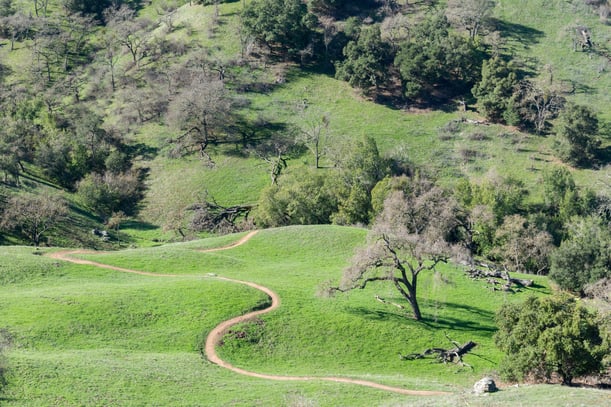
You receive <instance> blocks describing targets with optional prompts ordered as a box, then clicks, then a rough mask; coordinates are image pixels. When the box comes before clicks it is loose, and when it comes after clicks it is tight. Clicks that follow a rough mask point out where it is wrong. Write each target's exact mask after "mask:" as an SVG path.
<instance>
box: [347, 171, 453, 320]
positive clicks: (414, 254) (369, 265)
mask: <svg viewBox="0 0 611 407" xmlns="http://www.w3.org/2000/svg"><path fill="white" fill-rule="evenodd" d="M457 210H458V206H457V204H456V203H455V202H454V201H453V200H452V199H451V198H449V197H446V196H445V194H444V193H443V191H442V190H441V189H440V188H438V187H436V186H433V185H432V184H430V183H429V182H427V181H422V180H420V181H416V182H414V183H413V184H412V187H411V190H408V191H393V192H391V193H390V195H389V196H388V198H387V199H386V200H385V202H384V209H383V211H382V213H381V214H380V215H379V216H378V218H377V219H376V221H375V223H374V225H373V228H372V230H371V232H370V234H369V236H368V240H367V244H366V246H364V247H363V248H361V249H359V250H358V251H357V253H356V254H355V256H354V257H353V259H352V261H351V264H350V266H349V267H348V268H347V269H346V270H345V272H344V275H343V278H342V281H341V283H340V285H339V287H337V288H336V289H337V290H338V291H347V290H352V289H355V288H365V287H366V286H367V285H368V284H369V283H372V282H379V281H382V282H388V283H391V284H392V285H393V286H394V287H395V288H396V289H397V291H399V293H400V294H401V296H402V297H403V298H404V299H405V300H407V302H408V303H409V305H410V307H411V309H412V313H413V317H414V319H416V320H421V319H422V314H421V312H420V307H419V304H418V298H417V290H418V277H419V276H420V274H421V273H422V272H426V271H433V270H435V267H436V266H437V265H438V264H439V263H444V262H447V261H448V259H449V258H450V257H451V256H452V255H459V254H461V255H462V253H463V250H462V249H460V248H459V246H458V245H453V244H451V243H449V241H448V237H449V235H450V234H451V232H452V230H453V229H455V228H456V227H457V226H458V224H459V222H458V220H457Z"/></svg>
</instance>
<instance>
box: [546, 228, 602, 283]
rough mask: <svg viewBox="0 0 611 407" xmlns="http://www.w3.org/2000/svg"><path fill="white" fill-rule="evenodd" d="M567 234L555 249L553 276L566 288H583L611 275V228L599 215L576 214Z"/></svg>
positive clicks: (553, 254)
mask: <svg viewBox="0 0 611 407" xmlns="http://www.w3.org/2000/svg"><path fill="white" fill-rule="evenodd" d="M566 229H567V235H568V236H567V238H566V239H565V240H563V241H562V243H561V244H560V247H559V248H557V249H556V250H555V251H554V252H553V253H552V265H551V269H550V273H549V275H550V277H551V278H552V279H553V280H554V281H556V282H557V283H558V285H559V286H560V287H562V288H564V289H567V290H572V291H576V292H581V291H582V290H583V289H584V287H585V285H586V284H589V283H594V282H596V281H598V280H600V279H602V278H606V277H607V278H608V277H611V231H609V228H608V227H606V226H605V225H601V223H600V219H599V218H596V217H588V218H574V220H573V221H572V222H571V223H570V224H569V225H567V227H566Z"/></svg>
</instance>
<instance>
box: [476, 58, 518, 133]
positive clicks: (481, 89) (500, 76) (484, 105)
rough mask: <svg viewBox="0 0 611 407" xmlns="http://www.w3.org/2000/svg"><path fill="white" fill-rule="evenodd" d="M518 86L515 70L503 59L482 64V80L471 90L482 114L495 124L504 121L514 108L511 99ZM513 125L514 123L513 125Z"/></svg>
mask: <svg viewBox="0 0 611 407" xmlns="http://www.w3.org/2000/svg"><path fill="white" fill-rule="evenodd" d="M517 84H518V80H517V76H516V72H515V70H513V69H511V67H510V66H509V64H507V62H506V61H505V60H504V59H502V58H501V57H494V58H492V59H489V60H487V61H484V63H483V64H482V79H481V80H480V81H479V82H478V83H477V84H476V85H475V86H474V87H473V89H471V93H473V96H475V98H476V99H477V106H478V109H479V111H480V112H482V113H483V114H484V116H486V118H488V120H490V121H493V122H501V121H504V120H505V119H506V118H507V117H508V116H509V114H511V113H512V112H508V110H510V109H512V108H513V105H512V104H511V97H512V95H513V92H514V90H515V87H516V85H517ZM511 124H513V123H511Z"/></svg>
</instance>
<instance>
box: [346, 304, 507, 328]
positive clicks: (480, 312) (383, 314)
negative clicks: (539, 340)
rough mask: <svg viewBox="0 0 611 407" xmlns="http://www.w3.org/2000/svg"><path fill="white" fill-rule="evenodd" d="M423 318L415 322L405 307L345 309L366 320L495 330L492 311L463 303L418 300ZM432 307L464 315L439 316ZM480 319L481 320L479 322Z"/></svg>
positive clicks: (430, 326)
mask: <svg viewBox="0 0 611 407" xmlns="http://www.w3.org/2000/svg"><path fill="white" fill-rule="evenodd" d="M420 303H421V304H420V305H421V310H422V314H423V319H422V320H420V321H418V322H416V321H414V319H413V318H412V315H411V310H410V309H409V308H407V307H406V309H405V310H404V311H394V312H393V311H384V310H380V309H374V308H373V307H371V308H367V307H347V308H346V310H347V311H348V312H349V313H350V314H352V315H356V316H359V317H362V318H365V319H368V320H374V321H387V322H396V323H405V322H409V323H414V324H422V325H424V326H426V327H427V328H430V329H431V330H435V331H437V330H452V331H479V332H486V333H490V334H492V333H494V332H496V327H495V326H494V323H493V321H494V312H492V311H489V310H485V309H481V308H477V307H472V306H469V305H464V304H456V303H451V302H440V301H420ZM434 308H437V309H442V310H443V309H453V310H454V312H453V314H454V315H457V314H458V315H461V314H462V315H464V318H462V317H456V316H449V315H447V314H448V313H447V312H442V315H440V316H431V315H432V314H434ZM480 321H481V322H480Z"/></svg>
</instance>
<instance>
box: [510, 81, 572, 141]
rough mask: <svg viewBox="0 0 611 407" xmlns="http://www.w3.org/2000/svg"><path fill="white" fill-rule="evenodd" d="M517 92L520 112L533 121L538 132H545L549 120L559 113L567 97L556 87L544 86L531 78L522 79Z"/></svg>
mask: <svg viewBox="0 0 611 407" xmlns="http://www.w3.org/2000/svg"><path fill="white" fill-rule="evenodd" d="M517 92H518V99H519V105H520V114H521V116H522V117H523V118H524V119H525V120H526V121H527V122H528V123H532V125H533V127H534V129H535V131H536V132H537V134H540V133H543V131H544V130H545V128H546V127H547V125H548V121H549V120H551V119H553V118H555V117H556V116H557V115H558V113H559V112H560V110H561V109H562V107H563V106H564V103H565V98H564V97H563V96H562V94H561V92H560V91H559V90H558V89H556V88H555V87H553V86H550V87H545V88H544V87H542V86H539V85H538V84H536V83H535V82H533V81H529V80H523V81H521V82H520V84H519V89H518V91H517Z"/></svg>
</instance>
